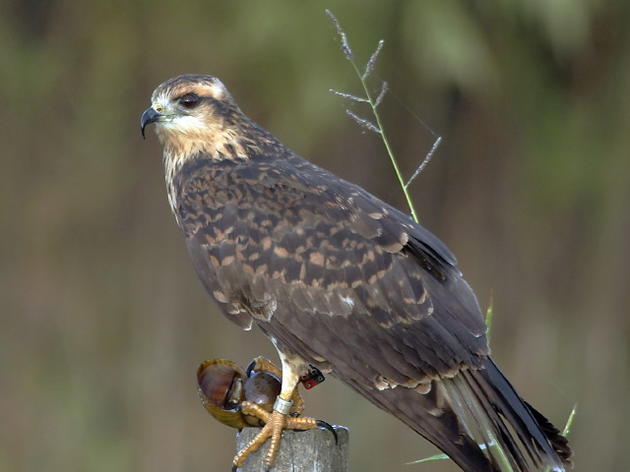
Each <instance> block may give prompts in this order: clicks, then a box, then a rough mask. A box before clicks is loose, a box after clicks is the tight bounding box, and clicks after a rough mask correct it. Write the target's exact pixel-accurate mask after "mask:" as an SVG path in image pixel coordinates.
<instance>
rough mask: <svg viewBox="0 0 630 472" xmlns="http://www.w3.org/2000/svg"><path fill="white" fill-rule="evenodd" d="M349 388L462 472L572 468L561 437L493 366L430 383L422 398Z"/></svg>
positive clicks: (410, 392) (401, 390) (394, 391)
mask: <svg viewBox="0 0 630 472" xmlns="http://www.w3.org/2000/svg"><path fill="white" fill-rule="evenodd" d="M351 384H352V386H353V387H354V388H355V389H356V390H358V391H359V392H360V393H362V394H363V395H364V396H366V397H367V398H369V399H370V400H371V401H372V402H373V403H375V404H376V405H377V406H379V407H380V408H382V409H384V410H385V411H388V412H389V413H391V414H393V415H394V416H396V417H397V418H399V419H400V420H401V421H403V422H405V423H406V424H407V425H409V426H410V427H411V428H412V429H414V430H415V431H417V432H418V433H419V434H421V435H422V436H424V437H425V438H426V439H428V440H429V441H431V442H432V443H433V444H435V445H436V446H437V447H439V448H440V449H442V450H443V451H444V452H445V453H446V454H448V456H449V457H450V458H451V459H452V460H453V461H454V462H455V463H457V464H458V465H459V466H460V467H461V468H462V469H463V470H465V471H466V472H506V471H509V472H562V471H568V470H570V469H571V468H572V466H571V462H570V457H571V449H570V448H569V445H568V443H567V440H566V439H565V438H564V437H563V436H562V435H561V434H560V432H559V431H558V430H557V429H556V428H555V427H554V426H553V425H552V424H551V423H550V422H549V421H548V420H547V419H546V418H545V417H544V416H542V415H541V414H540V413H538V412H537V411H536V410H535V409H534V408H532V407H531V406H529V405H528V404H527V403H525V402H524V401H523V400H521V398H520V397H519V396H518V394H517V393H516V392H515V391H514V388H513V387H512V386H511V385H510V383H509V382H508V381H507V379H506V378H505V377H504V376H503V374H501V372H500V371H499V369H498V368H497V366H496V365H495V364H494V362H492V360H490V359H487V360H486V361H485V365H484V368H483V369H481V370H464V371H461V372H459V373H458V374H457V375H456V376H455V377H453V378H452V379H443V380H439V381H434V382H433V384H432V389H431V391H430V392H429V393H427V394H420V393H418V392H416V391H415V390H413V389H408V388H404V387H397V388H395V389H388V390H383V391H375V390H372V389H366V388H364V387H363V386H361V385H357V384H354V383H351Z"/></svg>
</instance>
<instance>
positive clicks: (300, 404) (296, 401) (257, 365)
mask: <svg viewBox="0 0 630 472" xmlns="http://www.w3.org/2000/svg"><path fill="white" fill-rule="evenodd" d="M252 370H258V371H264V372H269V373H271V374H273V375H275V376H276V377H278V378H279V379H282V371H281V370H280V369H279V368H278V367H277V366H276V365H275V364H274V363H273V362H271V361H270V360H268V359H265V358H264V357H262V356H259V357H255V358H254V359H253V360H252V361H251V362H250V363H249V366H247V369H246V371H245V375H246V376H247V377H249V374H250V372H251V371H252ZM291 400H292V401H293V408H291V416H300V415H301V414H302V412H303V411H304V399H303V398H302V396H301V395H300V391H299V389H297V388H296V389H295V390H294V391H293V396H292V397H291Z"/></svg>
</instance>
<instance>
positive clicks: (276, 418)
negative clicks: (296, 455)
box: [232, 351, 334, 470]
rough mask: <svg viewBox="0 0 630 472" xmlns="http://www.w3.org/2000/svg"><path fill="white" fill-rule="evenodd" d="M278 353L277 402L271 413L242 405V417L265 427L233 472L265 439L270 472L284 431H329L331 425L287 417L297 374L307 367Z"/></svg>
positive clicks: (241, 454)
mask: <svg viewBox="0 0 630 472" xmlns="http://www.w3.org/2000/svg"><path fill="white" fill-rule="evenodd" d="M278 352H279V353H280V359H281V360H282V387H281V390H280V395H278V397H277V398H276V402H275V404H274V407H273V411H272V412H271V413H269V412H267V411H265V410H264V409H263V408H261V407H260V406H258V405H256V404H255V403H251V402H247V401H245V402H243V403H242V404H241V411H242V412H243V413H244V414H246V415H252V416H255V417H257V418H259V419H260V420H261V421H263V422H264V423H265V426H264V427H263V428H262V430H261V431H260V433H258V434H257V435H256V437H255V438H254V439H252V440H251V441H250V442H249V444H247V446H245V448H243V449H242V450H241V451H240V452H239V453H238V454H237V455H236V456H235V457H234V460H233V461H232V464H233V467H232V470H237V469H238V467H240V466H241V465H243V463H244V462H245V460H246V459H247V456H249V454H251V453H252V452H254V451H256V450H258V449H259V448H260V446H262V445H263V444H264V443H265V441H266V440H267V439H271V444H270V446H269V451H268V452H267V455H266V456H265V460H264V462H265V467H266V469H267V470H269V469H270V468H271V465H272V464H273V462H274V460H275V458H276V455H277V454H278V451H279V449H280V440H281V438H282V431H284V430H285V429H294V430H302V431H306V430H309V429H314V428H316V427H318V426H322V427H328V428H327V429H331V430H332V427H330V425H328V424H327V423H323V422H322V421H318V420H316V419H315V418H305V417H292V416H289V413H290V412H291V409H292V406H293V401H292V398H294V396H293V395H294V392H295V389H296V387H297V384H298V382H299V380H300V374H301V372H302V371H303V370H305V368H306V365H305V364H304V362H303V361H302V360H301V359H299V358H297V357H293V356H287V355H285V354H284V353H282V352H280V351H278ZM333 432H334V430H333Z"/></svg>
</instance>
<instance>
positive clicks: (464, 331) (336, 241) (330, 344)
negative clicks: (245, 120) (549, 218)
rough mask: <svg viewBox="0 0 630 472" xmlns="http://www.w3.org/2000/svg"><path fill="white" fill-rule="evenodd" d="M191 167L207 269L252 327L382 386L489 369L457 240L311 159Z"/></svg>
mask: <svg viewBox="0 0 630 472" xmlns="http://www.w3.org/2000/svg"><path fill="white" fill-rule="evenodd" d="M187 172H188V173H187V174H186V173H185V174H183V175H185V176H186V177H183V178H184V179H185V180H183V181H182V186H181V193H180V198H179V202H180V207H179V214H180V219H181V222H180V223H181V224H182V226H183V228H184V231H185V233H186V235H187V238H188V247H189V250H190V253H191V255H192V258H193V261H194V264H195V267H196V269H197V272H198V274H199V276H200V277H201V279H202V281H203V282H204V284H205V285H206V288H207V289H208V291H209V292H210V293H211V294H212V295H213V296H214V298H215V299H216V300H217V301H218V302H219V303H220V304H221V306H222V308H223V310H224V311H225V312H226V313H227V314H228V316H229V317H231V318H232V319H233V320H234V321H236V322H237V323H238V324H239V325H241V326H244V327H248V326H249V325H250V324H251V322H252V321H254V322H255V323H256V324H258V325H259V326H260V327H261V328H262V329H263V330H264V331H265V332H266V333H268V334H269V335H271V336H274V337H275V338H276V339H277V340H278V341H280V342H281V344H282V345H284V346H286V347H287V348H289V349H291V350H294V351H295V352H296V353H298V354H300V355H302V356H303V357H305V359H307V360H309V361H311V362H313V363H321V362H323V361H326V362H328V363H330V364H331V365H332V366H333V367H334V370H335V371H336V372H337V373H339V374H341V375H352V377H353V378H356V379H357V380H358V381H361V382H363V383H366V384H375V385H377V386H379V387H386V386H393V385H396V384H404V385H407V386H416V385H418V383H420V382H424V383H426V382H427V381H428V380H429V379H430V378H435V377H438V376H445V375H453V374H454V373H455V371H457V370H458V369H459V368H460V367H462V366H479V365H480V362H481V358H482V357H484V356H485V355H487V352H488V349H487V342H486V338H485V336H484V333H485V325H484V323H483V318H482V316H481V313H480V310H479V307H478V305H477V302H476V300H475V297H474V295H473V294H472V292H471V290H470V288H469V287H468V285H467V284H466V282H465V281H464V280H463V279H462V278H461V276H460V273H459V271H458V270H457V269H456V268H455V267H454V265H453V264H454V258H453V257H452V255H451V254H450V252H448V250H447V249H446V247H445V246H444V245H443V244H442V243H441V242H440V241H439V240H438V239H437V238H435V236H433V235H431V234H430V233H429V232H428V231H426V230H425V229H423V228H422V227H421V226H419V225H417V224H415V223H413V222H412V221H411V220H410V219H409V218H408V217H406V216H404V215H403V214H401V213H400V212H398V211H397V210H395V209H393V208H392V207H390V206H389V205H387V204H385V203H384V202H382V201H380V200H378V199H376V198H375V197H373V196H372V195H370V194H368V193H367V192H365V191H364V190H362V189H361V188H359V187H357V186H355V185H352V184H350V183H348V182H345V181H343V180H341V179H339V178H338V177H336V176H334V175H332V174H330V173H328V172H326V171H324V170H322V169H320V168H318V167H316V166H313V165H311V164H309V163H307V162H305V161H302V160H300V159H297V158H295V159H288V160H283V161H262V162H256V161H253V162H252V161H249V162H242V163H234V162H223V163H211V162H210V161H200V162H197V163H196V164H195V167H194V168H190V169H188V170H187Z"/></svg>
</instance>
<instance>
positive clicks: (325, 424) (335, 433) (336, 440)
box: [315, 420, 339, 445]
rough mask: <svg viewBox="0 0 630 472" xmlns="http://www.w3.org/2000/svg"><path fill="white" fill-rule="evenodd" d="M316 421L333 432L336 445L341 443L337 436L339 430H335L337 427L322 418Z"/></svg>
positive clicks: (321, 426) (318, 424)
mask: <svg viewBox="0 0 630 472" xmlns="http://www.w3.org/2000/svg"><path fill="white" fill-rule="evenodd" d="M315 422H316V423H317V426H319V427H320V428H323V429H327V430H328V431H330V432H331V433H333V436H334V437H335V445H337V444H339V438H338V437H337V431H335V428H333V427H332V426H330V424H328V423H326V422H325V421H322V420H315Z"/></svg>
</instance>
